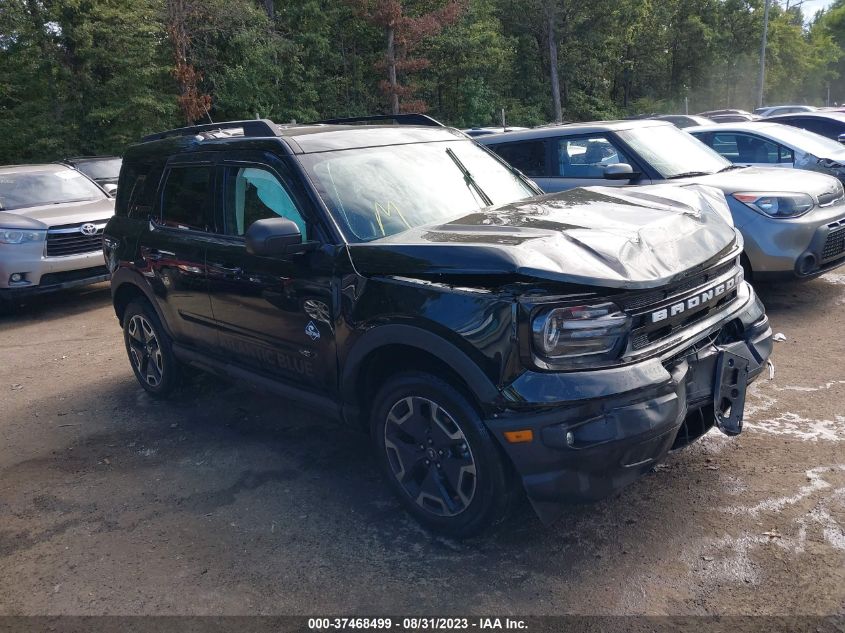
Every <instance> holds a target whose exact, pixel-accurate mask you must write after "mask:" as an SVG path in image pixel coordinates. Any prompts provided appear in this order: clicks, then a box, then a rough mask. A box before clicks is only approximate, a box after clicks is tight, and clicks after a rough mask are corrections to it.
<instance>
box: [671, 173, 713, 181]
mask: <svg viewBox="0 0 845 633" xmlns="http://www.w3.org/2000/svg"><path fill="white" fill-rule="evenodd" d="M713 173H714V172H710V171H685V172H684V173H682V174H675V175H674V176H669V177H668V178H666V180H673V179H675V178H693V177H694V176H712V175H713Z"/></svg>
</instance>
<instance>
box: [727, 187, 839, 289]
mask: <svg viewBox="0 0 845 633" xmlns="http://www.w3.org/2000/svg"><path fill="white" fill-rule="evenodd" d="M741 231H742V234H743V237H744V238H745V253H746V255H747V256H748V259H749V261H750V262H751V268H752V269H753V271H754V279H755V281H773V280H778V279H812V278H814V277H818V276H819V275H822V274H824V273H826V272H828V271H830V270H833V269H834V268H837V267H839V266H841V265H843V264H845V204H843V203H838V204H836V205H833V206H831V207H825V208H817V209H814V210H813V211H811V212H810V213H808V214H807V215H806V216H801V217H798V218H790V219H783V220H775V219H772V218H766V217H763V216H758V217H756V218H754V220H753V221H752V222H750V223H748V224H746V225H745V226H742V227H741Z"/></svg>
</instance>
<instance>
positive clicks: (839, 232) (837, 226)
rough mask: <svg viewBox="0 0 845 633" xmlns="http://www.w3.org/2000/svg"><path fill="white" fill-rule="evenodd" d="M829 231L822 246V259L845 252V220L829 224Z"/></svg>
mask: <svg viewBox="0 0 845 633" xmlns="http://www.w3.org/2000/svg"><path fill="white" fill-rule="evenodd" d="M827 228H828V229H829V231H830V232H829V233H828V234H827V239H825V241H824V248H822V261H826V260H828V259H833V258H834V257H837V256H839V255H842V254H843V253H845V220H840V221H839V222H834V223H832V224H828V227H827Z"/></svg>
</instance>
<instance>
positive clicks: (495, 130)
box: [463, 126, 528, 136]
mask: <svg viewBox="0 0 845 633" xmlns="http://www.w3.org/2000/svg"><path fill="white" fill-rule="evenodd" d="M527 129H528V128H526V127H519V126H516V127H510V126H509V127H471V128H468V129H466V130H463V133H464V134H466V135H467V136H486V135H487V134H501V133H502V132H516V131H519V130H527Z"/></svg>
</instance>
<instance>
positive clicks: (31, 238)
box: [0, 229, 47, 244]
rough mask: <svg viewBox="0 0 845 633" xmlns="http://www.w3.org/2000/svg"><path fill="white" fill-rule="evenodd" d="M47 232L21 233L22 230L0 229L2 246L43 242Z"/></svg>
mask: <svg viewBox="0 0 845 633" xmlns="http://www.w3.org/2000/svg"><path fill="white" fill-rule="evenodd" d="M46 237H47V231H21V230H20V229H0V244H23V243H25V242H43V241H44V240H45V239H46Z"/></svg>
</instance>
